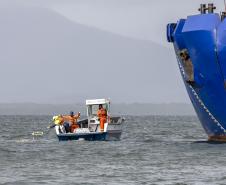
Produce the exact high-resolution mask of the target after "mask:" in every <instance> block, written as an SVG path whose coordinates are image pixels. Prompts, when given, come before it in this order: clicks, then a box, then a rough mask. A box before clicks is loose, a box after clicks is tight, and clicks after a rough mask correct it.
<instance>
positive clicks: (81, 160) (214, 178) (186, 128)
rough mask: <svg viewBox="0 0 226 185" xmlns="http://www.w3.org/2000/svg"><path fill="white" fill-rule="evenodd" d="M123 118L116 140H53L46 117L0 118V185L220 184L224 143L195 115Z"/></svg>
mask: <svg viewBox="0 0 226 185" xmlns="http://www.w3.org/2000/svg"><path fill="white" fill-rule="evenodd" d="M125 117H126V123H125V125H124V127H123V134H122V138H121V141H114V142H89V141H67V142H59V141H58V140H57V138H56V136H55V132H54V130H51V131H50V132H46V131H47V129H46V127H47V126H48V125H49V124H50V121H51V117H50V116H0V125H1V130H0V184H10V185H11V184H15V185H20V184H21V185H26V184H27V185H31V184H52V185H56V184H80V185H81V184H84V185H89V184H90V185H94V184H98V185H99V184H109V185H118V184H129V185H133V184H134V185H135V184H136V185H137V184H139V185H140V184H141V185H142V184H205V185H206V184H211V185H212V184H226V144H211V143H208V142H206V140H207V136H206V134H205V132H204V130H203V129H202V128H201V126H200V123H199V121H198V119H197V118H196V117H193V116H186V117H183V116H138V117H134V116H125ZM34 131H44V135H43V136H39V137H33V136H32V135H31V134H32V132H34Z"/></svg>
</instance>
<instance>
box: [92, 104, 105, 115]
mask: <svg viewBox="0 0 226 185" xmlns="http://www.w3.org/2000/svg"><path fill="white" fill-rule="evenodd" d="M103 108H105V109H106V110H107V111H108V105H107V104H103ZM98 110H99V105H89V107H88V114H89V116H97V112H98Z"/></svg>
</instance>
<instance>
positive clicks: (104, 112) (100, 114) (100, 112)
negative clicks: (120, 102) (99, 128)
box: [97, 108, 107, 119]
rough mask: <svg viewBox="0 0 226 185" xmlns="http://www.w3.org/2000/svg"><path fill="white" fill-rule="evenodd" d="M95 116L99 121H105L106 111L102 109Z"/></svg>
mask: <svg viewBox="0 0 226 185" xmlns="http://www.w3.org/2000/svg"><path fill="white" fill-rule="evenodd" d="M97 116H98V117H99V118H100V119H107V111H106V109H104V108H101V109H99V110H98V112H97Z"/></svg>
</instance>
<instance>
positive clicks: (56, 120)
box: [47, 115, 65, 133]
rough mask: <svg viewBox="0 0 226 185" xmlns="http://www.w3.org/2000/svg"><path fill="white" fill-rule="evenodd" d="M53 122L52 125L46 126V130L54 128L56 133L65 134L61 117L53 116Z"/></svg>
mask: <svg viewBox="0 0 226 185" xmlns="http://www.w3.org/2000/svg"><path fill="white" fill-rule="evenodd" d="M53 122H54V124H52V125H50V126H48V127H47V128H54V127H55V129H56V132H57V133H65V128H64V125H63V124H64V118H63V116H62V115H58V116H53Z"/></svg>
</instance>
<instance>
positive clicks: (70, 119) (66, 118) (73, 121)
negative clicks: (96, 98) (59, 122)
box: [64, 114, 80, 133]
mask: <svg viewBox="0 0 226 185" xmlns="http://www.w3.org/2000/svg"><path fill="white" fill-rule="evenodd" d="M79 117H80V114H77V115H74V116H70V115H68V116H64V121H65V122H69V124H70V132H71V133H73V132H74V130H75V129H77V128H79V125H78V124H77V120H78V118H79Z"/></svg>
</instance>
